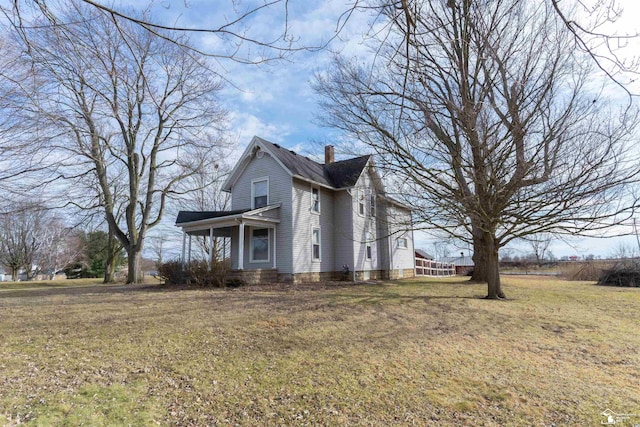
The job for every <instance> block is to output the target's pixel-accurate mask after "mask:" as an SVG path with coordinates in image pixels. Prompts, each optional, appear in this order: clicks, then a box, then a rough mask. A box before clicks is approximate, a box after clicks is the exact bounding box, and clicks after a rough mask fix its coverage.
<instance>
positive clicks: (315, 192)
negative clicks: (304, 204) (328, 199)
mask: <svg viewBox="0 0 640 427" xmlns="http://www.w3.org/2000/svg"><path fill="white" fill-rule="evenodd" d="M311 212H320V189H319V188H315V187H312V188H311Z"/></svg>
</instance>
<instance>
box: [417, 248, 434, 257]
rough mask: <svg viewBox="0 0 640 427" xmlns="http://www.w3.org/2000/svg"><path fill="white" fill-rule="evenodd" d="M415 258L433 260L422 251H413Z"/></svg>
mask: <svg viewBox="0 0 640 427" xmlns="http://www.w3.org/2000/svg"><path fill="white" fill-rule="evenodd" d="M415 253H416V256H418V257H420V258H424V259H433V257H432V256H431V255H430V254H428V253H427V252H425V251H423V250H422V249H415Z"/></svg>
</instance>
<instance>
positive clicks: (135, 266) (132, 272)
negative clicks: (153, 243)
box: [127, 248, 142, 284]
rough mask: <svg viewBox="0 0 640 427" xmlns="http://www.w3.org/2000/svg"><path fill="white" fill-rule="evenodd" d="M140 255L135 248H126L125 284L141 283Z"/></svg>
mask: <svg viewBox="0 0 640 427" xmlns="http://www.w3.org/2000/svg"><path fill="white" fill-rule="evenodd" d="M141 255H142V254H141V253H140V251H137V250H136V248H127V266H128V271H127V284H132V283H142V271H141V270H140V264H141V258H142V257H141Z"/></svg>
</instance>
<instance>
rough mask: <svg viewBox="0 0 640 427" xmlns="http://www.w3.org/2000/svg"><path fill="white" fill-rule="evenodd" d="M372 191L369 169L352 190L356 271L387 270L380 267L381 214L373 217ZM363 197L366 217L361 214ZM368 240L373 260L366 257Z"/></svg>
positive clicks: (378, 213) (353, 243)
mask: <svg viewBox="0 0 640 427" xmlns="http://www.w3.org/2000/svg"><path fill="white" fill-rule="evenodd" d="M371 191H375V189H374V186H373V180H372V179H371V177H370V176H369V172H368V168H367V169H366V170H365V172H364V173H363V174H362V176H361V177H360V178H359V179H358V182H357V183H356V186H355V188H353V190H352V192H353V193H352V194H353V206H352V210H353V242H352V245H353V253H354V254H355V270H357V271H361V270H379V269H383V268H385V266H382V265H380V263H381V261H382V260H381V259H380V254H379V250H378V246H379V242H378V241H377V240H378V238H379V236H378V227H377V216H378V215H380V214H381V212H376V216H375V217H372V216H371V212H370V206H369V198H368V195H369V194H370V192H371ZM361 195H364V202H365V210H364V215H360V214H359V207H358V203H359V199H360V197H361ZM367 240H372V242H371V259H370V260H368V259H367V257H366V246H367V243H366V242H367Z"/></svg>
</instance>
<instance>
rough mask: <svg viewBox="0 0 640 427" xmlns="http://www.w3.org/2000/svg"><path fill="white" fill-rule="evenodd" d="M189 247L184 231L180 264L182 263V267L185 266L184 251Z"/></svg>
mask: <svg viewBox="0 0 640 427" xmlns="http://www.w3.org/2000/svg"><path fill="white" fill-rule="evenodd" d="M186 245H187V232H186V231H184V230H182V256H181V257H180V262H182V265H184V260H185V258H184V251H185V247H186Z"/></svg>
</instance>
